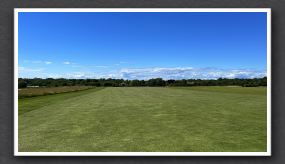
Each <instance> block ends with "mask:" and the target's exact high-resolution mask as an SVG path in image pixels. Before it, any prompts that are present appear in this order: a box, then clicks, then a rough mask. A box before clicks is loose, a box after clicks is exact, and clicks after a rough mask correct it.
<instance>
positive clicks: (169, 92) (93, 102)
mask: <svg viewBox="0 0 285 164" xmlns="http://www.w3.org/2000/svg"><path fill="white" fill-rule="evenodd" d="M19 151H21V152H30V151H34V152H41V151H44V152H46V151H54V152H58V151H65V152H69V151H71V152H79V151H80V152H81V151H86V152H89V151H90V152H112V151H116V152H117V151H131V152H141V151H147V152H152V151H156V152H158V151H159V152H160V151H161V152H165V151H167V152H193V151H194V152H201V151H203V152H204V151H205V152H217V151H218V152H220V151H222V152H233V151H234V152H244V151H246V152H248V151H249V152H251V151H254V152H262V151H266V88H262V87H260V88H242V87H188V88H167V87H164V88H162V87H161V88H158V87H157V88H154V87H141V88H136V87H128V88H123V87H119V88H113V87H108V88H105V89H98V88H97V89H89V90H85V91H79V92H71V93H63V94H56V95H48V96H39V97H33V98H24V99H20V100H19Z"/></svg>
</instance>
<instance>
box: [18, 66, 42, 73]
mask: <svg viewBox="0 0 285 164" xmlns="http://www.w3.org/2000/svg"><path fill="white" fill-rule="evenodd" d="M43 70H44V68H27V67H19V68H18V71H19V73H25V72H40V71H43Z"/></svg>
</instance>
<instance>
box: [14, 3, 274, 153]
mask: <svg viewBox="0 0 285 164" xmlns="http://www.w3.org/2000/svg"><path fill="white" fill-rule="evenodd" d="M21 12H266V13H267V151H266V152H19V149H18V14H19V13H21ZM271 85H272V83H271V9H270V8H15V9H14V156H271V106H272V105H271Z"/></svg>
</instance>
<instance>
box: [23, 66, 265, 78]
mask: <svg viewBox="0 0 285 164" xmlns="http://www.w3.org/2000/svg"><path fill="white" fill-rule="evenodd" d="M42 70H43V69H42V68H39V69H31V68H25V67H19V72H21V74H23V73H29V75H31V76H32V75H33V74H34V75H37V77H41V78H48V77H50V78H71V79H73V78H74V79H86V78H94V79H99V78H115V79H139V80H147V79H151V78H163V79H165V80H167V79H218V78H231V79H232V78H261V77H264V76H266V70H255V69H219V68H192V67H174V68H161V67H155V68H124V69H121V70H117V71H116V70H113V71H99V72H98V71H97V72H92V71H89V72H85V71H78V72H68V73H46V72H40V71H42Z"/></svg>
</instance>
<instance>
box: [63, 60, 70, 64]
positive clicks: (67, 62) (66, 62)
mask: <svg viewBox="0 0 285 164" xmlns="http://www.w3.org/2000/svg"><path fill="white" fill-rule="evenodd" d="M63 64H65V65H69V64H71V63H70V62H69V61H65V62H63Z"/></svg>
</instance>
